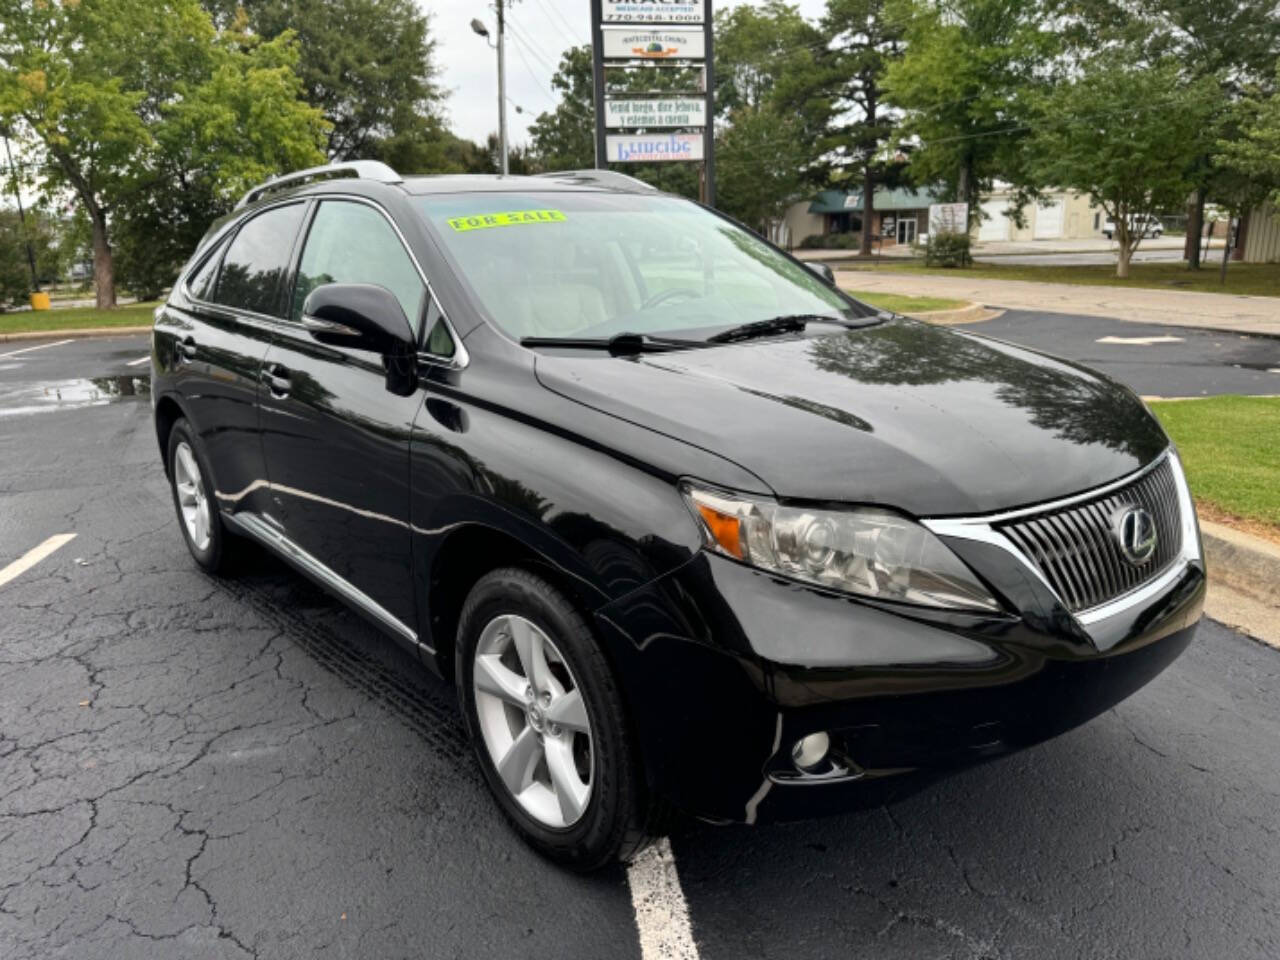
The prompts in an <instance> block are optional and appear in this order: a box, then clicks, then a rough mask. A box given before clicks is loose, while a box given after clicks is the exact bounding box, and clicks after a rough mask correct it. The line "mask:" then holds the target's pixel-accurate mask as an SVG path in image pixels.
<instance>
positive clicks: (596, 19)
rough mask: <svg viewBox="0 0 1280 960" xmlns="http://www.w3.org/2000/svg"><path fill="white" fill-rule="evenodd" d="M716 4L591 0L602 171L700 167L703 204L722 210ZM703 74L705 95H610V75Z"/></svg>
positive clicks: (695, 0) (597, 151) (703, 0)
mask: <svg viewBox="0 0 1280 960" xmlns="http://www.w3.org/2000/svg"><path fill="white" fill-rule="evenodd" d="M712 40H713V38H712V20H711V0H661V2H658V0H591V71H592V93H593V98H594V101H595V103H594V106H595V154H596V167H597V168H598V169H602V170H603V169H607V168H608V166H609V164H610V163H655V162H671V161H675V162H679V161H686V162H699V163H701V169H700V171H699V184H700V191H699V192H700V193H701V196H702V200H703V202H704V203H706V204H708V205H709V206H714V205H715V202H716V178H715V71H714V69H713V63H712V57H713V50H712ZM655 67H657V68H660V67H678V68H682V69H685V70H689V69H690V68H701V69H700V74H701V81H700V83H699V84H698V87H699V89H697V90H688V91H663V92H662V93H660V94H659V93H656V92H655V91H652V90H646V91H643V92H641V91H637V92H635V93H629V94H618V95H616V96H614V95H611V94H610V93H609V84H608V82H607V76H606V74H607V71H609V70H611V69H614V70H630V69H633V68H649V69H652V68H655Z"/></svg>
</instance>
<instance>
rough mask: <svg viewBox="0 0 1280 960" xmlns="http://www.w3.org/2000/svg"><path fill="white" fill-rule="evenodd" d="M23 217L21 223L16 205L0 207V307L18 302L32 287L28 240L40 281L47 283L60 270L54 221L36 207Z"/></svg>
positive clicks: (0, 308) (59, 253)
mask: <svg viewBox="0 0 1280 960" xmlns="http://www.w3.org/2000/svg"><path fill="white" fill-rule="evenodd" d="M25 219H26V223H25V224H23V222H22V218H20V217H19V216H18V211H17V210H16V209H9V208H0V310H3V309H4V307H5V306H6V305H8V304H16V303H22V302H23V301H25V300H26V299H27V295H28V294H30V293H31V291H32V290H33V289H34V288H33V286H32V283H31V263H30V261H29V260H28V259H27V244H28V243H30V244H31V252H32V255H33V256H34V258H35V265H36V276H37V277H38V278H39V280H40V282H42V283H47V282H49V281H51V280H53V279H55V278H56V277H57V276H58V275H59V274H60V273H61V272H62V256H61V250H60V249H59V245H58V239H59V238H58V230H57V224H56V223H55V222H54V221H53V220H52V219H51V218H50V217H49V216H48V215H47V214H45V213H44V212H43V211H41V210H40V209H38V208H36V209H30V210H27V211H25Z"/></svg>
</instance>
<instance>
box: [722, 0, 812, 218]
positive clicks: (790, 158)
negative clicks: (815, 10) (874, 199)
mask: <svg viewBox="0 0 1280 960" xmlns="http://www.w3.org/2000/svg"><path fill="white" fill-rule="evenodd" d="M823 46H824V41H823V38H822V35H821V34H820V33H819V32H818V30H817V28H816V27H814V26H813V25H812V24H810V23H809V22H807V21H806V20H805V19H804V18H803V17H801V16H800V14H799V12H798V11H797V10H796V8H795V7H792V6H789V5H788V4H785V3H782V2H780V0H767V2H766V3H764V4H763V5H761V6H760V7H748V6H739V7H735V8H733V9H732V10H721V11H720V12H719V13H718V14H717V16H716V107H717V113H718V115H719V116H718V120H719V127H720V130H719V134H718V136H717V138H716V171H717V176H718V179H719V185H718V189H717V200H718V206H719V207H720V208H721V209H722V210H724V211H725V212H726V213H729V214H731V215H732V216H734V217H737V218H738V219H739V220H741V221H742V222H743V223H746V224H748V225H750V226H752V227H754V228H756V229H757V230H759V231H760V232H761V233H764V234H767V233H768V231H769V227H770V225H771V224H772V223H773V222H774V221H776V220H777V219H778V218H779V217H781V216H782V215H783V214H784V213H785V211H786V207H787V205H788V204H789V203H790V202H792V201H793V200H795V199H796V198H797V197H798V196H800V195H801V194H802V193H803V192H804V189H805V187H806V186H807V185H810V184H813V183H815V181H817V180H818V179H820V178H821V177H822V175H823V174H825V168H824V167H822V166H821V165H820V161H819V158H818V157H816V156H815V155H814V149H813V145H814V144H815V143H817V142H818V141H819V140H820V139H821V138H822V136H823V134H824V132H825V128H826V125H827V123H828V122H829V119H830V116H829V114H830V101H829V100H828V99H827V98H826V97H824V96H823V95H822V91H821V79H822V78H821V76H820V74H819V71H818V70H817V59H818V56H819V51H821V50H822V48H823Z"/></svg>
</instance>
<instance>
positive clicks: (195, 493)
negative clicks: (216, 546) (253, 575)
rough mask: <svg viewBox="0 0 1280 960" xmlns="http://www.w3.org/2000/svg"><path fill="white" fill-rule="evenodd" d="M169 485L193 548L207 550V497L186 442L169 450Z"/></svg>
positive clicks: (208, 527)
mask: <svg viewBox="0 0 1280 960" xmlns="http://www.w3.org/2000/svg"><path fill="white" fill-rule="evenodd" d="M173 485H174V487H175V488H176V489H177V491H178V508H179V509H180V510H181V511H182V522H183V523H184V524H186V527H187V536H188V537H190V538H191V542H192V543H193V544H194V545H195V548H196V549H197V550H207V549H209V529H210V522H209V499H208V497H207V496H206V495H205V490H204V481H203V480H202V478H201V476H200V467H199V466H198V465H197V464H196V456H195V454H194V453H193V452H192V450H191V446H190V444H188V443H187V442H186V441H183V442H182V443H179V444H178V446H177V448H176V449H175V450H174V452H173Z"/></svg>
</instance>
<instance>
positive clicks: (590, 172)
mask: <svg viewBox="0 0 1280 960" xmlns="http://www.w3.org/2000/svg"><path fill="white" fill-rule="evenodd" d="M534 176H536V177H558V178H560V179H561V180H585V181H587V182H588V183H598V184H600V185H601V186H603V187H626V188H629V189H631V190H635V189H636V188H637V187H638V188H639V189H641V190H652V191H654V192H655V193H656V192H658V188H657V187H654V186H651V185H649V184H647V183H645V182H644V181H643V180H641V179H639V178H638V177H632V176H628V175H627V174H625V173H618V171H616V170H598V169H587V170H552V171H549V172H547V173H537V174H534Z"/></svg>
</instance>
